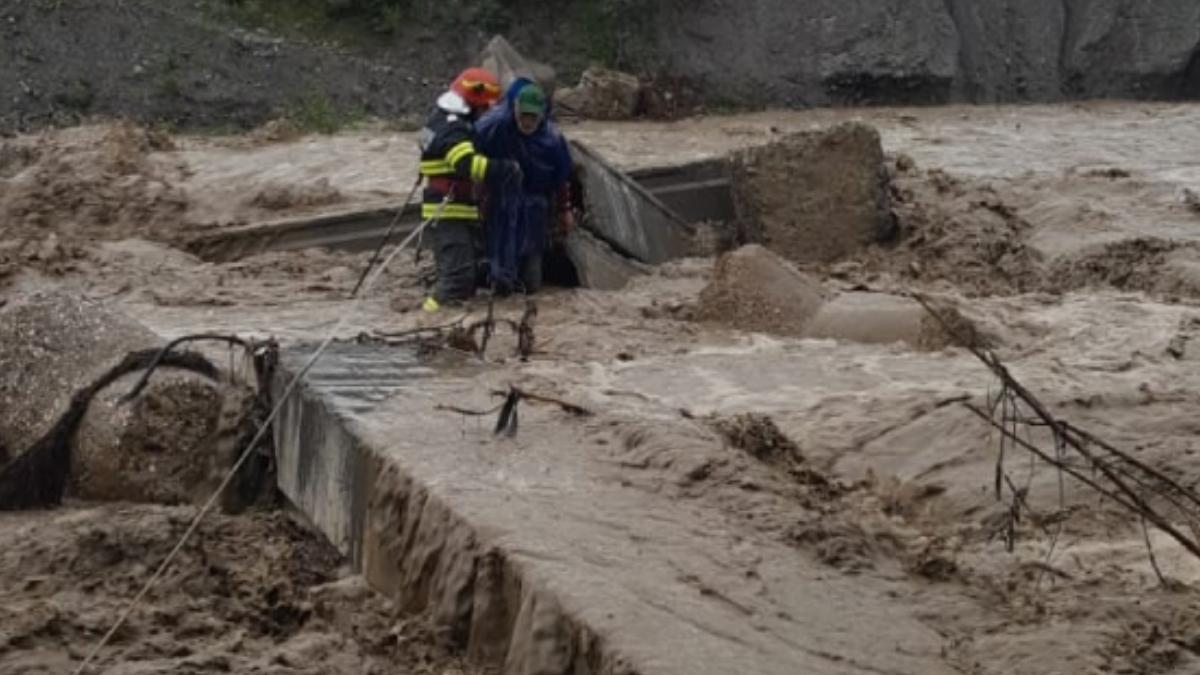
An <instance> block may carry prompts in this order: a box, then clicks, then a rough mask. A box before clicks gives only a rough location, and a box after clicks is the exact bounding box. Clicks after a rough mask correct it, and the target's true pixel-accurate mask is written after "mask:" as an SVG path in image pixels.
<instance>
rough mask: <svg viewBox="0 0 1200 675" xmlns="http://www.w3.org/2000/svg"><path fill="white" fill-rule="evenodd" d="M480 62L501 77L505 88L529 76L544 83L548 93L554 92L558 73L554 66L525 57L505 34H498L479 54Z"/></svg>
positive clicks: (539, 82)
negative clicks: (514, 81)
mask: <svg viewBox="0 0 1200 675" xmlns="http://www.w3.org/2000/svg"><path fill="white" fill-rule="evenodd" d="M479 64H480V65H481V66H483V67H484V68H487V69H488V70H490V71H492V73H493V74H494V75H495V76H496V77H498V78H500V84H501V85H502V86H503V87H504V89H505V90H507V89H508V85H510V84H512V82H513V80H515V79H517V78H518V77H527V78H529V79H531V80H534V81H535V82H537V83H538V84H540V85H542V88H543V89H545V90H546V93H547V94H548V95H553V94H554V89H555V85H556V80H557V74H556V73H555V72H554V68H552V67H550V66H548V65H546V64H544V63H539V62H537V61H534V60H532V59H527V58H525V57H524V56H523V55H522V54H521V53H520V52H518V51H517V49H516V48H515V47H513V46H512V44H510V43H509V41H508V40H506V39H504V36H502V35H497V36H495V37H493V38H492V40H491V42H489V43H488V44H487V47H484V49H483V53H482V54H480V55H479Z"/></svg>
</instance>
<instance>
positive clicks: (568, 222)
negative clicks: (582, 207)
mask: <svg viewBox="0 0 1200 675" xmlns="http://www.w3.org/2000/svg"><path fill="white" fill-rule="evenodd" d="M573 229H575V213H574V212H573V211H571V210H570V209H568V210H566V211H560V212H559V214H558V228H557V229H556V230H555V233H554V234H555V238H556V239H557V240H558V241H560V242H561V241H564V240H565V239H566V238H567V235H569V234H571V230H573Z"/></svg>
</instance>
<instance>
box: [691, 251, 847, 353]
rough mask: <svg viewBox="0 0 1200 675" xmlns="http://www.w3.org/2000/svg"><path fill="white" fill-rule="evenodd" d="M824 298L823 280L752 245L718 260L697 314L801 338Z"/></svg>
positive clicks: (734, 325) (739, 326) (726, 323)
mask: <svg viewBox="0 0 1200 675" xmlns="http://www.w3.org/2000/svg"><path fill="white" fill-rule="evenodd" d="M824 302H825V292H824V290H823V289H822V287H821V284H820V282H818V281H817V280H816V279H814V278H812V277H810V276H808V275H806V274H803V273H801V272H800V271H798V270H797V269H796V268H794V267H793V266H792V265H791V264H790V263H788V262H787V261H786V260H784V259H783V258H780V257H779V256H778V255H775V254H774V253H772V252H771V251H768V250H767V249H765V248H763V247H762V246H758V245H756V244H751V245H749V246H743V247H742V248H739V249H737V250H736V251H733V252H731V253H727V254H725V255H723V256H721V257H720V258H718V259H717V264H716V268H715V270H714V272H713V278H712V281H710V282H709V284H708V286H706V287H705V288H704V290H703V291H702V292H701V293H700V309H699V311H698V312H697V318H698V319H700V320H701V321H711V322H714V323H719V324H722V325H724V326H728V327H730V328H736V329H739V330H747V331H756V332H761V333H772V334H776V335H790V336H795V337H799V336H801V335H803V334H804V330H805V327H806V326H807V324H808V322H809V321H810V320H811V319H812V318H813V316H815V315H816V314H817V312H818V311H819V310H820V308H821V305H822V304H824Z"/></svg>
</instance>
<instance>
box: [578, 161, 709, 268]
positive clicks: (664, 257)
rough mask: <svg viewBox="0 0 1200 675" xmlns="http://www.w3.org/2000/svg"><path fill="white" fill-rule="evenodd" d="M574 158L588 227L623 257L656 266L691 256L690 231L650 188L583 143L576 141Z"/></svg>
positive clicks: (585, 224)
mask: <svg viewBox="0 0 1200 675" xmlns="http://www.w3.org/2000/svg"><path fill="white" fill-rule="evenodd" d="M571 156H572V158H573V159H574V161H575V163H576V164H577V165H578V166H579V167H580V169H581V170H580V179H581V180H582V182H583V191H584V202H585V207H586V211H587V213H588V218H587V219H586V220H585V221H584V223H583V227H585V228H587V229H589V230H591V231H592V233H593V234H595V235H596V236H597V237H598V238H600V239H601V240H603V241H604V242H606V243H608V244H609V245H611V246H612V247H613V248H614V249H616V251H617V252H618V253H621V254H623V255H627V256H630V257H632V258H634V259H636V260H638V261H640V262H643V263H649V264H651V265H657V264H660V263H664V262H667V261H668V260H674V259H676V258H682V257H684V256H687V255H688V254H689V253H690V252H691V248H692V229H691V227H689V226H688V224H687V223H686V222H685V221H684V220H683V219H682V218H681V217H680V216H679V215H678V214H677V213H675V212H674V211H672V210H671V209H670V208H668V207H667V206H666V205H665V204H663V203H662V202H661V201H659V199H658V198H657V197H655V196H654V195H652V194H650V192H649V191H648V190H647V189H646V188H644V187H642V186H641V185H639V184H638V183H637V182H636V181H634V180H633V179H632V178H630V177H629V176H628V175H626V174H625V173H623V172H622V171H621V170H619V169H617V168H616V167H614V166H613V165H611V164H609V163H608V162H606V161H605V160H604V159H603V158H601V157H600V155H598V154H596V153H595V152H593V151H592V150H590V149H589V148H588V147H587V146H585V145H583V144H582V143H579V142H577V141H571Z"/></svg>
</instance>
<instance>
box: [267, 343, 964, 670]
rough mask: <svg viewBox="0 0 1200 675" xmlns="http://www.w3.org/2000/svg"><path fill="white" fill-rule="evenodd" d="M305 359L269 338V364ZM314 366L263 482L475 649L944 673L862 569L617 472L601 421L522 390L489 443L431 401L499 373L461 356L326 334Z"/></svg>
mask: <svg viewBox="0 0 1200 675" xmlns="http://www.w3.org/2000/svg"><path fill="white" fill-rule="evenodd" d="M304 356H305V352H299V353H288V354H285V355H284V358H283V365H284V371H285V372H286V371H288V370H291V369H294V368H296V367H297V364H299V363H300V362H302V360H303V358H304ZM326 363H327V365H326V366H323V368H322V369H318V370H316V371H314V373H313V374H312V376H310V378H309V379H308V381H307V382H306V383H305V387H304V389H303V391H302V392H301V393H299V394H298V395H297V396H296V397H295V398H294V399H293V400H292V401H290V402H289V404H288V406H287V407H286V409H285V412H284V415H283V417H282V418H281V419H280V421H279V424H278V427H277V428H278V429H279V430H280V431H279V432H278V434H277V441H278V446H279V447H278V452H279V461H280V476H281V486H282V487H283V489H284V491H285V492H286V493H287V494H288V496H289V497H290V498H291V499H292V500H293V501H294V502H295V503H296V504H297V505H299V506H300V507H301V508H302V509H303V510H305V511H306V512H307V513H309V514H310V515H311V516H313V519H314V521H315V522H316V523H317V525H318V526H320V527H321V528H322V529H323V530H324V531H325V532H326V534H328V535H329V536H330V538H331V539H332V540H333V541H335V542H338V543H339V544H340V545H341V546H342V548H343V550H346V551H348V552H350V553H352V555H353V558H354V560H355V562H356V564H357V565H358V566H359V568H360V569H363V570H364V571H365V573H366V575H367V576H368V579H369V580H370V581H371V582H372V583H373V584H374V585H375V586H377V587H378V588H381V589H382V590H384V591H385V592H390V593H392V594H393V595H394V596H395V597H396V598H397V599H398V600H399V601H400V602H401V603H402V604H403V605H404V606H406V607H410V608H413V609H423V608H429V609H432V610H433V613H434V616H436V617H438V618H439V620H441V621H443V622H444V623H445V625H446V627H447V628H448V630H449V635H451V636H452V637H453V638H454V639H456V640H459V641H461V643H462V644H463V645H464V646H465V647H466V648H467V649H468V651H469V653H470V654H472V655H473V656H474V657H476V658H477V659H479V660H481V661H484V662H488V663H494V664H497V665H500V664H502V665H503V667H504V671H505V672H507V673H514V674H515V673H520V674H526V673H530V674H532V673H545V674H552V673H564V674H565V673H574V674H576V675H582V674H584V673H641V674H644V675H657V674H668V675H674V674H679V675H684V674H687V675H697V674H706V673H712V674H717V673H722V674H724V673H734V672H737V673H755V674H760V673H761V674H763V675H775V674H778V675H785V674H786V675H792V674H794V673H814V674H819V675H843V674H845V675H850V674H863V673H873V674H878V673H889V674H897V675H899V674H913V675H916V674H921V675H937V674H939V673H947V672H950V671H949V670H948V669H947V668H946V666H945V665H944V664H943V663H942V662H941V659H940V658H939V652H940V649H941V647H942V640H941V638H940V637H939V636H938V635H937V634H936V633H934V632H933V631H932V630H931V629H929V628H927V627H925V626H923V625H922V624H921V623H920V622H919V621H917V620H916V618H915V617H913V616H912V615H911V614H910V613H909V611H908V609H907V608H905V607H901V606H898V605H897V604H895V603H894V602H893V601H891V600H890V599H889V598H888V595H887V588H885V587H884V586H882V585H881V582H880V581H878V580H873V579H868V578H859V579H854V578H850V577H846V576H844V575H842V574H840V573H838V572H837V571H834V570H830V569H829V568H827V567H823V566H821V565H820V564H819V563H817V562H816V561H814V560H811V559H809V558H807V557H805V556H803V555H799V554H798V553H797V552H796V551H795V550H792V549H789V548H787V547H786V546H784V545H783V544H782V543H780V542H778V541H777V540H775V539H772V538H769V537H765V536H761V535H757V534H756V533H755V532H753V531H748V530H747V528H746V527H745V525H744V523H741V522H738V521H735V520H733V519H731V518H730V517H729V516H728V514H726V513H723V512H720V511H718V510H713V509H709V508H705V506H704V504H705V503H704V502H703V501H699V500H697V501H693V500H682V501H681V500H678V499H673V498H672V497H671V496H670V494H669V493H668V492H665V491H659V492H656V491H653V490H645V489H640V488H636V487H634V486H632V485H630V484H629V483H628V482H627V481H624V480H623V479H622V473H621V472H622V470H624V471H628V469H627V468H624V469H623V468H622V467H620V466H617V464H618V463H617V462H615V461H613V459H612V457H611V454H609V453H606V452H605V450H604V448H603V447H602V446H601V445H597V440H596V439H597V435H596V434H597V433H599V432H602V431H603V430H604V429H605V428H607V427H608V426H609V425H611V424H614V423H615V421H614V420H610V419H606V418H604V416H603V415H601V416H597V417H594V418H588V419H586V420H581V419H579V418H568V417H566V416H565V415H564V414H563V413H561V412H559V411H557V410H555V409H546V408H542V407H536V406H530V405H525V406H523V407H522V408H521V424H520V432H519V434H518V435H517V436H516V437H515V438H513V439H508V438H499V439H498V438H497V437H495V436H493V435H492V433H491V431H492V429H491V425H492V422H493V420H492V418H491V417H486V418H465V417H463V416H461V415H459V414H457V413H450V412H444V411H440V410H439V409H438V406H439V405H440V404H454V405H459V406H473V407H479V408H483V407H487V406H488V405H489V401H490V400H491V399H490V398H489V396H488V395H487V390H486V387H487V386H488V385H489V384H491V385H498V384H500V382H499V380H498V379H497V378H496V377H489V373H488V372H486V371H485V372H481V371H480V370H479V368H480V367H479V366H477V365H475V363H477V362H473V361H464V362H462V363H460V364H453V363H452V364H444V365H442V366H439V367H438V369H437V377H436V378H433V377H429V375H430V374H431V373H430V372H429V371H427V370H426V369H425V367H424V366H422V365H421V363H420V362H419V361H416V360H415V359H414V357H413V355H412V353H411V352H406V351H404V350H398V351H395V352H394V353H393V352H391V351H389V350H387V349H383V348H379V347H370V346H359V345H339V346H338V348H337V351H336V352H335V353H333V354H331V355H330V358H329V361H327V362H326ZM356 369H357V370H356ZM355 372H357V373H359V374H362V375H364V376H366V377H363V378H362V379H361V380H359V379H356V378H355V377H354V373H355ZM492 375H494V374H492ZM489 380H490V381H489ZM679 452H686V448H684V449H682V450H679Z"/></svg>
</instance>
